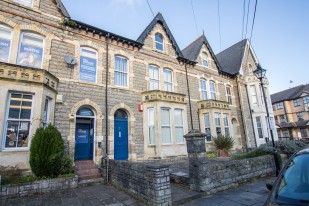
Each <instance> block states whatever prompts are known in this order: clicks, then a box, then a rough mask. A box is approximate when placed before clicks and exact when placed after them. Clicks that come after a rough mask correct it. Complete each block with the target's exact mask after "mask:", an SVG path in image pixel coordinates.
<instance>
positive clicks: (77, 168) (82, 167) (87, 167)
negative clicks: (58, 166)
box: [75, 164, 97, 170]
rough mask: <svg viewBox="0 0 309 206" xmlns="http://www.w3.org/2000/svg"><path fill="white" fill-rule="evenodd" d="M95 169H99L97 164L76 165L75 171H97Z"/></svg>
mask: <svg viewBox="0 0 309 206" xmlns="http://www.w3.org/2000/svg"><path fill="white" fill-rule="evenodd" d="M95 168H97V166H96V165H95V164H85V165H75V170H84V169H95Z"/></svg>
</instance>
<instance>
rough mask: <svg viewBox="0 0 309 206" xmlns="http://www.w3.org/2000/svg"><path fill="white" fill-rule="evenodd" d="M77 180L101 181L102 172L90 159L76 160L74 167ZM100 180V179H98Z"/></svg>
mask: <svg viewBox="0 0 309 206" xmlns="http://www.w3.org/2000/svg"><path fill="white" fill-rule="evenodd" d="M74 171H75V174H76V175H77V176H78V182H79V183H81V184H86V185H87V184H88V183H97V182H100V181H101V182H102V181H103V179H102V174H101V172H100V170H99V168H98V167H97V166H96V164H95V163H94V162H93V161H92V160H83V161H76V162H75V167H74ZM99 180H100V181H99Z"/></svg>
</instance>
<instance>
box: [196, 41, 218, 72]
mask: <svg viewBox="0 0 309 206" xmlns="http://www.w3.org/2000/svg"><path fill="white" fill-rule="evenodd" d="M203 54H206V56H207V59H208V68H211V69H216V70H218V69H219V68H218V66H217V64H216V63H215V61H216V60H215V59H214V56H213V55H212V53H211V52H210V51H209V48H208V47H207V46H206V44H202V46H201V49H200V51H199V53H198V56H197V58H196V60H195V61H196V62H198V64H200V65H203V62H202V61H203Z"/></svg>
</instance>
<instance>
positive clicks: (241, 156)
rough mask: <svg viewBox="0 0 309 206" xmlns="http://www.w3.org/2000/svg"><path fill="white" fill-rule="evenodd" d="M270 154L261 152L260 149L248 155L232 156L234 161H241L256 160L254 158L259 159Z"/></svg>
mask: <svg viewBox="0 0 309 206" xmlns="http://www.w3.org/2000/svg"><path fill="white" fill-rule="evenodd" d="M269 154H271V153H270V152H266V151H263V150H260V149H255V150H252V151H250V152H247V153H243V154H235V155H233V156H232V159H234V160H241V159H247V158H254V157H259V156H264V155H269Z"/></svg>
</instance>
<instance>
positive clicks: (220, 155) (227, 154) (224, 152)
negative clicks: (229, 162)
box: [218, 150, 231, 157]
mask: <svg viewBox="0 0 309 206" xmlns="http://www.w3.org/2000/svg"><path fill="white" fill-rule="evenodd" d="M218 153H219V155H218V156H219V157H230V156H231V155H230V154H229V152H228V151H227V150H219V151H218Z"/></svg>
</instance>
